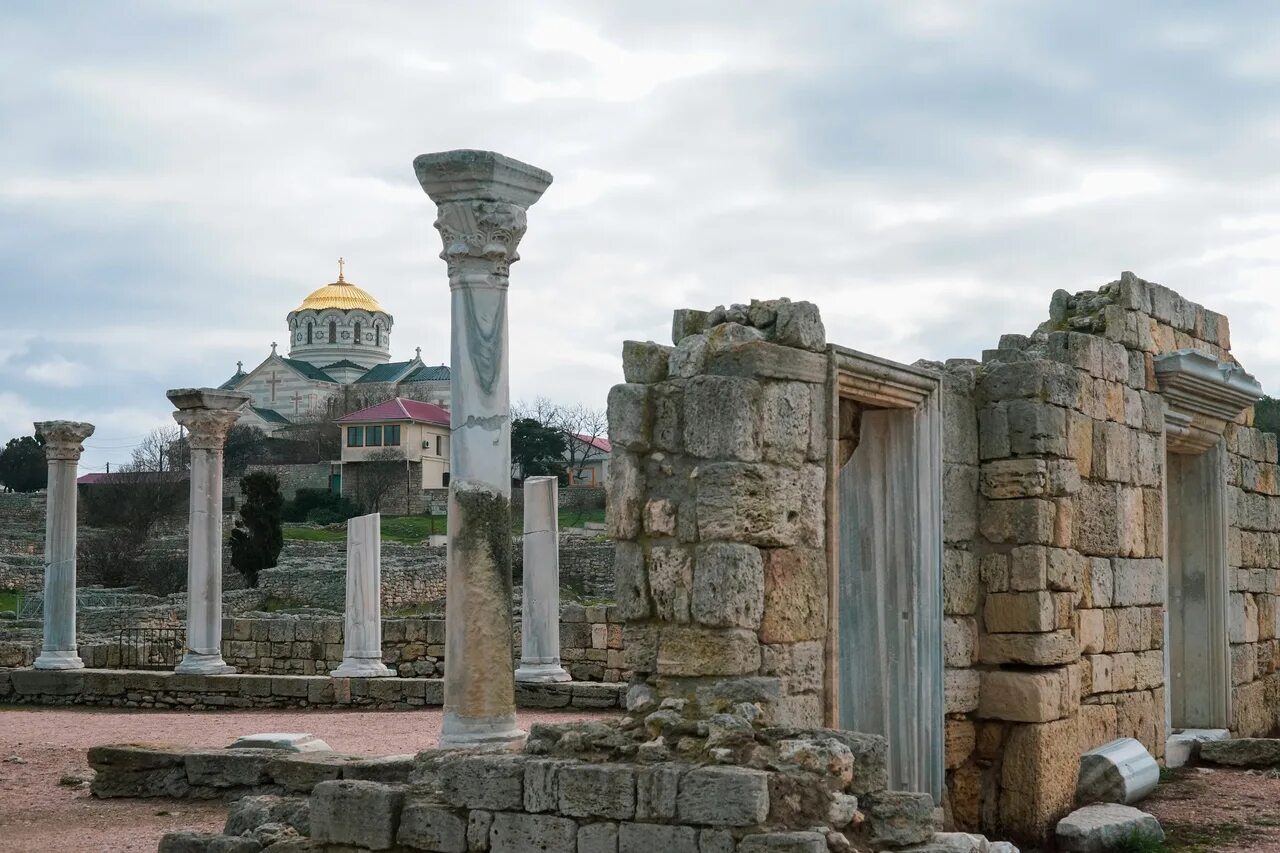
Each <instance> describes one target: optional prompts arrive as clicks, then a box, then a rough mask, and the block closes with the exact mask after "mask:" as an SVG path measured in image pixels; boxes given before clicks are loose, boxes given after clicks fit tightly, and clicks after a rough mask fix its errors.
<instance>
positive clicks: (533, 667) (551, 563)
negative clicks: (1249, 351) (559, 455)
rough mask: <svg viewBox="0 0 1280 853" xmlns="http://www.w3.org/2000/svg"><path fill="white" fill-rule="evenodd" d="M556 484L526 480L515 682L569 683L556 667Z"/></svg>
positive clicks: (551, 479) (550, 479)
mask: <svg viewBox="0 0 1280 853" xmlns="http://www.w3.org/2000/svg"><path fill="white" fill-rule="evenodd" d="M559 509H560V500H559V483H558V482H557V481H556V478H555V477H529V478H528V479H527V480H525V481H524V595H523V597H522V599H521V603H520V614H521V627H520V668H519V669H517V670H516V681H523V682H534V683H536V682H548V681H571V680H572V678H571V676H570V675H569V673H567V672H565V671H564V667H562V666H561V665H560V524H559V521H560V519H559Z"/></svg>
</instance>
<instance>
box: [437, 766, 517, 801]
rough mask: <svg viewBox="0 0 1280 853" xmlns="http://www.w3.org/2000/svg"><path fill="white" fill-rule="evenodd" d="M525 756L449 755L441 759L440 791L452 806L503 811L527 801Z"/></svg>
mask: <svg viewBox="0 0 1280 853" xmlns="http://www.w3.org/2000/svg"><path fill="white" fill-rule="evenodd" d="M528 760H529V759H528V757H526V756H523V755H483V754H482V755H467V754H465V753H463V754H459V755H457V756H450V757H447V758H445V759H443V760H442V761H441V762H440V774H439V775H440V782H441V784H440V794H441V797H442V798H443V799H444V801H445V802H446V803H448V804H449V805H451V806H459V807H465V808H469V809H489V810H493V811H500V810H505V809H518V808H520V807H521V806H522V805H523V803H524V767H525V763H526V762H527V761H528Z"/></svg>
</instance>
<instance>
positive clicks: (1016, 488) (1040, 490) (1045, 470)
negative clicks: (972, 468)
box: [980, 459, 1049, 500]
mask: <svg viewBox="0 0 1280 853" xmlns="http://www.w3.org/2000/svg"><path fill="white" fill-rule="evenodd" d="M980 483H981V488H982V494H983V497H986V498H990V499H991V500H1006V499H1008V498H1038V497H1040V496H1041V495H1043V494H1046V493H1047V492H1048V491H1049V466H1048V463H1046V462H1045V460H1043V459H997V460H993V461H991V462H987V463H985V464H984V465H983V466H982V470H981V479H980Z"/></svg>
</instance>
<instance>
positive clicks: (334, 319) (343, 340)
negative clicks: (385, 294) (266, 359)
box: [287, 258, 393, 372]
mask: <svg viewBox="0 0 1280 853" xmlns="http://www.w3.org/2000/svg"><path fill="white" fill-rule="evenodd" d="M287 319H288V323H289V340H290V347H289V358H293V359H298V360H300V361H305V362H307V363H309V364H311V365H313V366H315V367H318V368H320V369H322V370H323V369H325V368H328V367H334V368H336V369H337V370H338V371H341V368H342V367H344V366H349V365H350V364H355V365H359V367H360V368H363V369H364V370H367V369H368V368H371V367H374V366H375V365H379V364H386V363H387V362H388V361H390V360H391V324H392V322H393V320H392V317H391V315H390V314H388V313H387V312H386V311H384V310H383V309H382V306H381V305H379V304H378V300H376V299H374V298H373V297H372V296H370V295H369V293H368V292H366V291H364V290H362V289H361V288H359V287H356V286H355V285H354V284H352V283H351V282H349V281H347V280H346V276H345V273H344V269H343V260H342V259H341V258H339V259H338V280H337V281H335V282H331V283H329V284H326V285H325V286H324V287H322V288H320V289H319V290H316V291H314V292H313V293H312V294H311V295H310V296H308V297H307V298H306V299H304V300H302V304H301V305H299V306H298V307H297V308H295V309H293V310H292V311H290V312H289V316H288V318H287ZM342 362H348V363H349V364H348V365H343V364H342ZM361 372H363V370H362V371H361Z"/></svg>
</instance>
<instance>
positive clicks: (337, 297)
mask: <svg viewBox="0 0 1280 853" xmlns="http://www.w3.org/2000/svg"><path fill="white" fill-rule="evenodd" d="M285 321H286V323H287V324H288V327H289V355H288V356H287V357H286V356H282V355H280V354H279V353H278V352H277V351H276V350H277V346H278V345H277V344H275V343H272V344H271V354H270V355H269V356H267V358H266V359H265V360H264V361H263V362H262V363H261V364H259V365H258V366H257V367H255V368H253V369H252V370H249V371H247V372H246V371H245V370H244V363H243V362H237V363H236V373H235V375H234V376H232V377H231V378H230V379H228V380H227V381H226V382H224V383H222V385H221V386H219V387H221V388H222V389H224V390H234V391H243V392H245V393H247V394H249V395H250V396H251V398H252V399H251V400H250V401H249V405H248V407H246V408H245V410H244V413H243V414H242V415H241V416H240V421H239V422H240V423H241V424H246V425H248V426H253V427H257V428H258V429H261V430H262V431H263V432H265V433H267V434H268V435H277V434H279V433H281V432H283V431H285V430H287V429H288V427H289V426H290V425H291V424H296V423H301V422H308V421H315V420H317V419H335V418H338V417H341V416H342V415H345V414H347V413H349V412H353V411H355V410H357V409H361V408H364V407H366V406H372V405H375V404H377V403H380V402H382V401H384V400H389V399H391V398H393V397H404V398H407V399H412V400H421V401H423V402H426V403H434V404H435V405H437V406H443V407H444V408H448V407H449V368H448V367H447V366H446V365H444V364H439V365H429V364H424V363H423V361H422V350H421V348H419V349H418V350H416V355H415V356H414V357H413V358H411V359H409V360H408V361H392V360H391V327H392V324H393V322H394V320H393V318H392V316H391V315H390V314H388V313H387V311H386V310H385V309H384V308H383V307H382V306H381V305H380V304H378V300H376V299H374V298H373V296H371V295H370V294H369V293H368V291H365V290H363V289H361V288H359V287H356V286H355V285H354V284H352V283H351V282H349V281H347V280H346V277H345V274H344V270H343V261H342V259H341V258H339V259H338V280H337V281H335V282H331V283H329V284H326V285H325V286H324V287H321V288H320V289H319V290H316V291H314V292H312V293H311V294H310V295H309V296H308V297H307V298H306V299H304V300H302V304H300V305H299V306H298V307H297V308H295V309H293V310H292V311H290V312H289V314H288V316H287V317H286V318H285Z"/></svg>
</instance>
